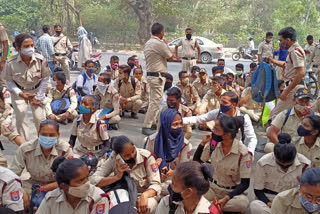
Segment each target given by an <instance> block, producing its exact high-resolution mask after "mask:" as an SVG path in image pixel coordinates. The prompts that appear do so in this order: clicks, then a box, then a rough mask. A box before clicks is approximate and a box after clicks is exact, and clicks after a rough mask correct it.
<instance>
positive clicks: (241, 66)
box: [236, 63, 244, 70]
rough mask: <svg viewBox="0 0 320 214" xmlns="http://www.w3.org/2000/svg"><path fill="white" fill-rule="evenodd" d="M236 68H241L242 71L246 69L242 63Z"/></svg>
mask: <svg viewBox="0 0 320 214" xmlns="http://www.w3.org/2000/svg"><path fill="white" fill-rule="evenodd" d="M236 68H241V69H242V70H243V69H244V66H243V64H242V63H238V64H236Z"/></svg>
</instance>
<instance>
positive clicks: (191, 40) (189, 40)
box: [184, 37, 193, 41]
mask: <svg viewBox="0 0 320 214" xmlns="http://www.w3.org/2000/svg"><path fill="white" fill-rule="evenodd" d="M184 40H187V41H192V40H193V38H192V37H191V39H190V40H188V39H187V38H184Z"/></svg>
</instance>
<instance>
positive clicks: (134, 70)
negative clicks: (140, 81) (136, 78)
mask: <svg viewBox="0 0 320 214" xmlns="http://www.w3.org/2000/svg"><path fill="white" fill-rule="evenodd" d="M136 70H141V72H142V73H143V70H142V68H134V69H133V74H134V73H136Z"/></svg>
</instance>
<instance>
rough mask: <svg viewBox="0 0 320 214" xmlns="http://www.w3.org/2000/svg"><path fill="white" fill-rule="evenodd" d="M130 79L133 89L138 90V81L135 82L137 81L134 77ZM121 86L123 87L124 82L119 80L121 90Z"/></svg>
mask: <svg viewBox="0 0 320 214" xmlns="http://www.w3.org/2000/svg"><path fill="white" fill-rule="evenodd" d="M130 78H131V85H132V88H133V89H135V88H136V81H135V79H134V77H133V76H130ZM121 85H122V80H119V84H118V86H119V90H120V88H121Z"/></svg>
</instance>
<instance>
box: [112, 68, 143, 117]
mask: <svg viewBox="0 0 320 214" xmlns="http://www.w3.org/2000/svg"><path fill="white" fill-rule="evenodd" d="M130 74H131V68H130V67H129V66H127V65H121V66H120V67H119V76H118V78H117V79H116V80H115V83H114V88H115V89H116V90H117V91H118V92H119V94H120V106H121V110H122V111H124V110H128V111H131V117H132V118H134V119H138V115H137V113H138V111H139V110H140V108H141V106H142V100H141V82H140V81H139V80H137V79H135V78H134V77H132V76H130ZM122 115H124V113H122Z"/></svg>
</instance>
